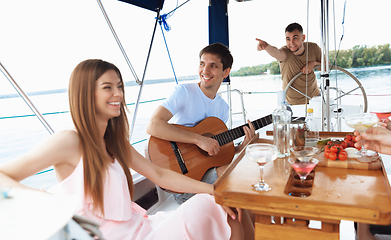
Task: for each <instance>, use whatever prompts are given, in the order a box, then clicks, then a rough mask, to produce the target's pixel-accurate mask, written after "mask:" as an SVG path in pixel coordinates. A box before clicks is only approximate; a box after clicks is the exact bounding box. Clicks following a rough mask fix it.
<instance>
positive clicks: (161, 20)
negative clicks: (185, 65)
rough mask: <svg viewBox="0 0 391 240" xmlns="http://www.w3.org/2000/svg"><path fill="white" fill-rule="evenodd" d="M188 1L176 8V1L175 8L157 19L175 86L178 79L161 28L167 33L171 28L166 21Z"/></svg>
mask: <svg viewBox="0 0 391 240" xmlns="http://www.w3.org/2000/svg"><path fill="white" fill-rule="evenodd" d="M189 1H190V0H187V1H186V2H184V3H182V4H181V5H179V6H178V0H177V2H176V7H175V8H174V9H173V10H171V11H170V12H168V13H165V14H162V15H160V16H159V17H158V22H159V25H160V29H161V31H162V35H163V40H164V44H165V45H166V49H167V54H168V58H169V59H170V64H171V68H172V72H173V74H174V78H175V82H176V84H178V79H177V77H176V73H175V69H174V64H173V63H172V59H171V55H170V50H169V49H168V44H167V41H166V36H165V35H164V31H163V27H164V30H166V32H169V31H170V30H171V27H170V25H168V23H167V19H168V18H170V17H171V16H172V15H174V13H175V11H176V10H177V9H178V8H180V7H182V6H183V5H184V4H186V3H187V2H189Z"/></svg>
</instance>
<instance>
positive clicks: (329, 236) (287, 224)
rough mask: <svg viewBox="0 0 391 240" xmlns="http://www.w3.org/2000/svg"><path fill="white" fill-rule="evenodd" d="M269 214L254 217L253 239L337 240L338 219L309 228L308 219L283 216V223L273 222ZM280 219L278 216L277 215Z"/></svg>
mask: <svg viewBox="0 0 391 240" xmlns="http://www.w3.org/2000/svg"><path fill="white" fill-rule="evenodd" d="M271 219H272V217H271V216H269V215H262V214H257V215H256V217H255V239H256V240H258V239H266V240H267V239H271V240H272V239H292V240H295V239H297V240H303V239H309V238H308V237H310V239H319V240H339V221H335V222H332V223H330V222H325V221H322V227H321V229H313V228H309V227H308V225H309V220H303V219H296V218H284V223H283V224H281V223H280V222H278V223H273V222H272V221H271ZM278 219H280V217H278Z"/></svg>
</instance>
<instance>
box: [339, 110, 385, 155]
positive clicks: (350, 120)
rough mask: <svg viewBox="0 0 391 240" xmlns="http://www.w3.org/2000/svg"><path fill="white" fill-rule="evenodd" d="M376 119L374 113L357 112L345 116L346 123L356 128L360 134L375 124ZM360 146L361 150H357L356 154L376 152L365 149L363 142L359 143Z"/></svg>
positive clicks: (372, 153)
mask: <svg viewBox="0 0 391 240" xmlns="http://www.w3.org/2000/svg"><path fill="white" fill-rule="evenodd" d="M377 121H378V118H377V116H376V114H374V113H358V114H353V115H350V116H347V117H345V123H346V125H348V126H349V127H351V128H354V129H356V130H357V131H358V132H359V133H360V134H362V133H364V132H365V131H366V130H368V129H369V128H371V127H373V126H375V124H376V123H377ZM363 141H364V140H363ZM361 146H362V148H361V150H360V151H357V152H356V154H358V155H361V156H372V155H374V154H376V152H374V151H371V150H368V149H366V148H365V147H364V144H361Z"/></svg>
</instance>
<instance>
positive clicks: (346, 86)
mask: <svg viewBox="0 0 391 240" xmlns="http://www.w3.org/2000/svg"><path fill="white" fill-rule="evenodd" d="M315 68H316V69H318V70H319V68H320V66H319V65H318V66H315ZM330 69H336V70H338V71H340V72H342V73H344V74H346V75H348V76H349V77H350V78H348V79H349V80H348V81H347V80H346V79H344V81H343V84H340V85H339V86H338V89H337V88H336V87H330V88H329V89H330V90H332V91H331V92H330V109H331V111H333V112H334V113H335V114H338V113H339V114H341V111H343V109H342V108H341V107H339V106H347V105H354V106H360V105H361V106H362V107H363V108H362V109H363V112H367V110H368V98H367V94H366V93H365V89H364V87H363V86H362V84H361V82H360V81H359V80H358V79H357V78H356V77H355V76H354V75H353V74H352V73H350V72H348V71H347V70H345V69H343V68H341V67H338V66H330ZM302 74H303V73H302V72H299V73H298V74H296V76H294V77H293V78H292V79H291V80H290V81H289V83H288V85H287V86H286V88H285V94H287V93H288V91H296V92H298V93H299V94H301V95H303V96H304V97H306V98H308V99H310V97H308V96H307V95H306V94H305V93H302V92H301V91H299V90H298V89H296V88H294V87H292V83H293V82H294V81H295V80H296V79H297V78H298V77H299V76H301V75H302ZM336 74H338V73H336ZM350 79H351V80H350ZM331 80H332V79H330V81H331ZM321 91H324V89H321ZM322 96H325V94H322ZM323 101H324V102H325V100H323ZM331 104H333V106H331ZM337 120H338V119H337ZM336 124H337V123H336Z"/></svg>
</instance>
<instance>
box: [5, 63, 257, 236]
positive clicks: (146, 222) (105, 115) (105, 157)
mask: <svg viewBox="0 0 391 240" xmlns="http://www.w3.org/2000/svg"><path fill="white" fill-rule="evenodd" d="M69 103H70V111H71V115H72V120H73V123H74V125H75V129H74V130H64V131H60V132H57V133H55V134H53V135H52V136H51V137H50V138H49V139H48V140H47V141H45V142H43V143H42V144H41V145H39V146H37V147H36V148H34V149H32V150H31V151H29V152H28V153H26V154H25V155H23V156H21V157H19V158H18V159H16V160H14V161H11V162H8V163H6V164H4V165H2V166H0V181H1V183H2V185H5V186H14V187H25V186H23V185H22V184H20V183H19V181H21V180H23V179H25V178H27V177H29V176H31V175H33V174H35V173H37V172H39V171H42V170H44V169H46V168H47V167H50V166H53V167H54V170H55V171H56V176H57V179H58V181H59V184H58V185H56V186H54V187H53V188H52V189H50V192H53V193H55V194H63V195H77V196H78V197H79V198H80V202H81V203H80V206H79V207H78V209H77V212H76V213H77V214H79V215H83V216H85V217H87V218H90V219H92V220H95V221H97V222H98V223H99V225H100V230H101V231H102V233H103V235H104V236H105V237H106V238H107V239H121V240H122V239H170V240H171V239H245V238H246V239H249V238H253V228H252V225H251V226H249V225H250V224H251V222H250V223H249V222H248V221H243V223H242V222H241V221H239V220H240V219H241V215H240V213H241V211H240V210H239V211H238V212H239V214H238V215H236V214H235V213H234V212H233V211H232V209H230V208H228V207H222V206H220V205H217V204H216V203H215V202H214V198H213V196H211V195H213V186H212V185H210V184H207V183H203V182H200V181H196V180H193V179H190V178H188V177H185V176H183V175H181V174H178V173H175V172H173V171H170V170H167V169H162V168H160V167H158V166H156V165H154V164H153V163H151V162H150V161H148V160H147V159H145V158H144V157H143V156H141V155H140V154H139V153H138V152H137V151H136V150H135V149H134V148H133V147H132V146H131V144H130V143H129V125H128V121H127V116H126V104H125V99H124V83H123V80H122V76H121V73H120V71H119V70H118V68H117V67H116V66H114V65H113V64H111V63H108V62H105V61H102V60H86V61H83V62H81V63H79V64H78V65H77V66H76V68H75V69H74V71H73V72H72V75H71V78H70V83H69ZM130 168H132V169H134V170H135V171H137V172H138V173H140V174H142V175H144V176H145V177H147V178H149V179H150V180H151V181H153V182H154V183H156V184H157V185H159V186H161V187H163V188H166V189H170V190H173V191H177V192H185V191H191V192H194V193H206V194H198V195H197V196H195V197H193V198H192V199H191V200H189V201H188V202H186V203H185V204H183V205H181V206H180V207H179V208H178V209H177V210H176V211H173V212H158V213H157V214H155V215H150V216H148V215H146V211H145V210H144V209H142V208H141V207H140V206H138V205H137V204H136V203H134V202H132V195H133V181H132V175H131V173H130ZM227 214H228V215H227Z"/></svg>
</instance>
